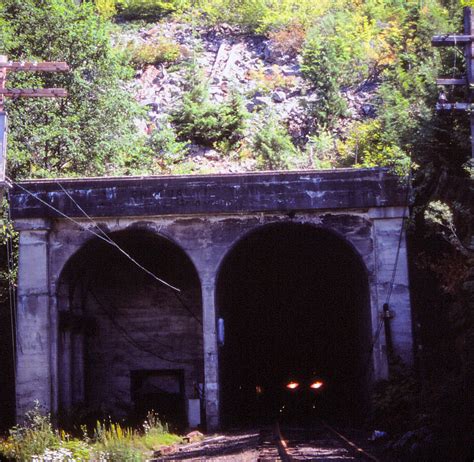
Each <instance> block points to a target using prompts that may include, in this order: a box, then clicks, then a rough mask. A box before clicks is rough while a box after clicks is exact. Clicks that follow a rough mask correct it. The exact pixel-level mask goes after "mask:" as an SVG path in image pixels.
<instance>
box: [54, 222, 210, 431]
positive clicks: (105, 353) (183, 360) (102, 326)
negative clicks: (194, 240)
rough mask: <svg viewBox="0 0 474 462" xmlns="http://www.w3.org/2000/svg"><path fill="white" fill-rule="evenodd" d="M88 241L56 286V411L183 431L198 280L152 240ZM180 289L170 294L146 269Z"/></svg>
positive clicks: (134, 236)
mask: <svg viewBox="0 0 474 462" xmlns="http://www.w3.org/2000/svg"><path fill="white" fill-rule="evenodd" d="M111 237H112V238H113V242H115V243H116V244H117V245H118V246H120V248H121V249H122V250H124V251H125V252H126V253H127V254H128V255H129V256H130V257H131V258H132V259H133V260H134V261H135V262H134V261H132V260H131V258H128V257H127V256H126V255H124V253H123V252H121V251H118V250H117V247H115V246H114V245H110V244H109V243H106V242H104V240H103V239H93V240H92V241H90V242H89V243H87V244H86V245H84V246H83V247H82V248H81V249H80V250H79V251H78V252H77V253H76V254H75V255H74V256H73V257H72V258H71V259H70V261H69V262H68V264H67V265H66V267H65V269H64V271H63V274H62V277H61V283H60V285H59V291H58V294H59V295H58V303H59V342H58V343H59V345H58V350H59V351H58V355H59V411H60V413H61V415H63V416H67V415H68V414H69V413H71V412H78V409H79V410H80V412H83V413H85V415H84V416H83V419H84V418H86V419H87V418H90V419H95V418H98V417H109V416H114V417H115V418H126V419H128V420H129V421H132V422H134V421H137V422H143V419H144V418H145V417H146V415H147V412H148V411H152V410H153V411H155V412H158V413H159V414H160V415H161V417H162V418H165V420H166V421H168V422H170V423H173V424H176V425H178V426H184V425H185V424H186V404H187V400H188V399H192V398H196V393H197V390H198V387H199V384H202V382H203V357H202V348H203V346H202V327H201V326H202V306H201V292H200V283H199V278H198V276H197V274H196V270H195V269H194V266H193V264H192V263H191V261H190V260H189V258H188V257H187V256H186V254H185V253H184V252H183V251H182V250H181V249H180V248H179V247H178V246H176V245H175V244H173V243H172V242H171V241H169V240H167V239H165V238H163V237H159V236H157V235H156V234H152V233H148V232H143V231H137V230H129V231H122V232H118V233H113V234H111ZM143 268H146V270H147V271H149V272H151V273H153V274H154V275H156V276H157V277H159V278H161V279H163V280H164V281H166V282H167V283H170V284H172V285H173V286H175V287H176V288H179V289H180V292H179V293H178V292H177V291H175V290H174V289H172V288H170V287H167V286H166V285H164V284H163V283H161V282H159V281H158V280H156V279H155V278H154V277H152V276H151V275H150V274H149V273H148V272H147V271H144V270H143Z"/></svg>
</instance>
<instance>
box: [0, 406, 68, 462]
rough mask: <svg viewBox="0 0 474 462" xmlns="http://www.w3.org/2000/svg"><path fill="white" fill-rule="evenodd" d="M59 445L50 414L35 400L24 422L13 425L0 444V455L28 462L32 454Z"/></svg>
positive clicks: (37, 453) (41, 452)
mask: <svg viewBox="0 0 474 462" xmlns="http://www.w3.org/2000/svg"><path fill="white" fill-rule="evenodd" d="M59 447H60V439H59V437H58V435H57V434H56V433H55V432H54V430H53V428H52V426H51V420H50V416H49V414H45V413H44V411H43V409H42V407H41V406H40V404H39V402H38V401H36V402H35V404H34V407H33V409H32V410H30V411H28V412H27V413H26V415H25V419H24V423H23V424H21V425H17V426H15V427H13V428H12V429H11V430H10V435H9V437H8V439H7V440H6V441H4V442H3V443H2V444H0V455H2V456H4V457H6V458H10V459H15V460H17V461H21V462H29V461H30V460H31V458H32V456H34V455H40V454H43V453H44V452H45V450H46V449H57V448H59Z"/></svg>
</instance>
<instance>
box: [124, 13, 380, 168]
mask: <svg viewBox="0 0 474 462" xmlns="http://www.w3.org/2000/svg"><path fill="white" fill-rule="evenodd" d="M291 32H293V33H294V34H295V36H292V37H291V36H288V35H287V34H288V33H290V31H289V32H286V33H285V34H283V35H282V34H270V36H263V35H257V34H253V33H245V32H244V31H242V29H241V28H239V27H238V26H231V25H228V24H226V23H222V24H219V25H216V26H212V27H210V26H207V27H206V26H196V25H193V24H190V23H183V22H174V21H165V22H160V23H156V24H146V25H144V26H143V27H141V28H140V29H138V30H135V31H130V30H127V29H126V28H124V29H123V31H122V32H121V33H119V34H116V36H115V45H116V46H117V47H125V48H126V49H129V50H132V54H135V55H136V54H137V53H138V54H139V53H140V50H150V51H151V54H152V56H153V50H155V49H156V48H158V49H159V50H157V51H156V53H157V54H160V53H161V52H162V49H163V48H168V49H171V50H173V51H176V55H174V56H173V60H170V61H171V62H160V63H156V64H151V63H146V62H142V61H141V60H139V59H138V60H135V65H136V67H137V71H136V75H135V78H134V80H133V82H132V83H131V84H129V86H128V89H129V91H130V92H132V94H133V95H134V97H135V98H136V99H137V101H138V102H139V103H140V104H141V105H143V106H146V108H147V115H148V117H147V118H146V119H141V120H140V121H139V122H138V124H139V127H140V130H141V131H142V133H144V134H145V135H147V136H150V135H152V134H153V132H154V131H156V130H160V129H162V127H163V126H164V125H169V119H170V117H169V116H170V114H171V113H172V112H173V111H175V110H176V109H177V108H179V107H180V106H181V105H182V101H183V96H184V94H185V93H186V92H187V91H188V89H189V68H190V65H191V64H194V65H195V66H196V67H197V68H198V69H201V70H202V71H203V78H204V79H205V82H206V84H207V86H208V91H209V100H210V102H212V103H215V104H219V103H223V102H225V101H227V100H228V99H229V97H230V95H231V94H233V93H236V94H238V95H239V96H240V97H241V99H242V104H243V108H244V110H245V111H246V112H247V113H248V114H246V117H248V123H247V127H246V131H245V138H246V139H247V140H251V139H252V138H253V136H254V134H255V133H256V132H258V130H259V129H260V128H261V126H262V123H263V121H264V120H266V119H267V118H274V119H275V120H276V121H277V122H278V123H280V124H281V125H282V127H284V128H286V130H287V131H288V134H289V135H290V137H291V140H292V141H293V143H294V145H295V146H297V147H298V150H297V151H295V155H294V157H295V158H294V160H293V161H294V166H295V167H296V168H318V167H321V163H320V162H319V161H318V159H317V158H315V153H314V148H313V146H312V144H313V143H314V139H312V137H311V135H312V134H314V132H315V129H316V124H317V120H316V119H315V117H314V115H313V114H312V111H311V107H312V105H313V104H314V103H315V101H317V99H318V93H317V92H316V90H315V89H314V87H313V85H312V84H311V83H310V82H309V81H308V80H307V79H305V78H304V77H303V74H302V71H301V65H302V56H301V51H302V46H303V40H304V36H303V35H302V31H301V30H299V29H295V30H293V31H291ZM298 34H299V35H298ZM160 57H161V54H160ZM132 59H133V58H132ZM161 59H163V58H162V57H161ZM377 87H378V83H377V81H365V82H363V83H362V84H357V85H355V86H353V87H344V88H342V91H341V94H342V95H343V98H344V99H345V101H346V103H347V109H346V111H345V114H344V116H343V117H341V118H340V119H339V121H338V123H337V127H336V129H335V131H336V132H338V134H339V135H340V136H344V134H345V133H346V132H347V129H348V127H350V126H351V124H352V123H353V122H355V121H360V120H363V119H370V118H373V117H374V116H375V115H376V109H375V106H374V95H375V90H376V89H377ZM244 144H245V143H244ZM247 144H248V143H247ZM329 150H331V147H330V148H329ZM186 151H187V152H188V154H187V156H186V158H185V159H184V162H185V163H184V172H188V171H189V172H216V173H226V172H241V171H249V170H255V169H256V168H257V167H258V165H257V163H258V160H257V159H256V157H255V156H254V155H253V154H252V153H251V152H247V151H251V147H250V148H249V150H246V149H242V145H240V149H236V150H234V151H233V152H231V155H224V154H225V153H223V152H222V150H219V149H216V147H215V146H204V145H199V144H197V143H193V142H190V143H189V144H188V145H187V146H186ZM227 154H228V153H227ZM182 167H183V165H182V164H181V168H182ZM177 168H178V171H179V167H178V166H175V168H174V169H173V170H174V171H176V169H177Z"/></svg>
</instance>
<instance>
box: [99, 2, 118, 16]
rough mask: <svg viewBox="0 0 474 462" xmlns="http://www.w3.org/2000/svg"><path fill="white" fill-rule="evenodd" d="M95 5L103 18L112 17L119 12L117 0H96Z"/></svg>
mask: <svg viewBox="0 0 474 462" xmlns="http://www.w3.org/2000/svg"><path fill="white" fill-rule="evenodd" d="M95 6H96V8H97V11H98V12H99V14H100V15H101V16H102V17H103V18H111V17H112V16H114V15H115V14H116V13H117V1H116V0H95Z"/></svg>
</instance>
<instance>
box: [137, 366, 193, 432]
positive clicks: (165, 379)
mask: <svg viewBox="0 0 474 462" xmlns="http://www.w3.org/2000/svg"><path fill="white" fill-rule="evenodd" d="M130 379H131V392H132V401H133V403H134V407H135V415H136V418H137V419H138V420H139V421H141V422H143V421H144V419H145V418H146V416H147V414H148V412H150V411H153V412H155V413H157V414H158V416H159V417H160V419H161V420H162V421H163V422H167V423H170V424H171V425H172V426H173V427H176V428H185V427H186V399H185V393H184V371H183V370H182V369H171V370H170V369H158V370H137V371H130Z"/></svg>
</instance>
